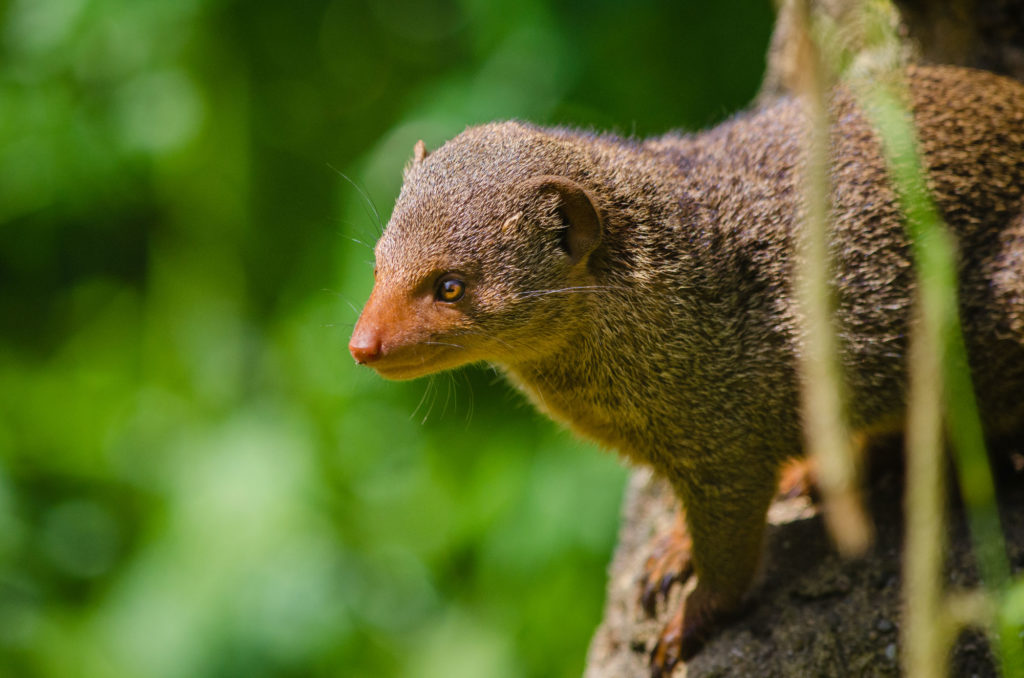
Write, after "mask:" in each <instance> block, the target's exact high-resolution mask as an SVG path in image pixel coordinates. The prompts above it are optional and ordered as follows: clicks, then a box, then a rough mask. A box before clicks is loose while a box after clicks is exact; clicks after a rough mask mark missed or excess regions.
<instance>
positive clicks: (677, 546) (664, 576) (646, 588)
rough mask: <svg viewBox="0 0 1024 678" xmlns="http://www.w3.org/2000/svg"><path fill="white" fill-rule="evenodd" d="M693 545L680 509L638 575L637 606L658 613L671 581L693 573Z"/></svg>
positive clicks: (679, 579)
mask: <svg viewBox="0 0 1024 678" xmlns="http://www.w3.org/2000/svg"><path fill="white" fill-rule="evenodd" d="M692 545H693V543H692V541H691V540H690V534H689V531H688V530H687V527H686V521H685V519H684V517H683V514H682V512H681V511H680V512H678V514H677V516H676V521H675V523H674V524H673V526H672V529H671V530H669V531H668V532H666V533H664V534H662V535H661V536H659V537H658V538H657V539H656V541H655V546H654V547H653V548H652V549H651V556H650V557H649V558H648V559H647V563H646V564H645V565H644V573H643V576H641V578H640V590H641V593H640V606H641V607H642V608H643V611H644V613H645V614H646V615H647V616H648V617H654V616H655V615H656V614H657V607H658V599H659V598H662V599H667V598H668V593H669V591H670V590H671V588H672V585H673V584H675V583H676V582H679V583H683V582H685V581H686V580H687V579H689V578H690V575H691V574H692V573H693V563H692V559H691V555H690V550H691V548H692Z"/></svg>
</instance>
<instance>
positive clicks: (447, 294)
mask: <svg viewBox="0 0 1024 678" xmlns="http://www.w3.org/2000/svg"><path fill="white" fill-rule="evenodd" d="M465 293H466V283H464V282H462V281H461V280H459V279H458V278H456V277H454V276H451V275H446V276H444V277H443V278H441V279H440V280H439V281H438V282H437V292H436V293H435V295H434V296H435V297H436V298H437V300H438V301H447V302H449V303H451V302H454V301H458V300H459V299H461V298H462V295H463V294H465Z"/></svg>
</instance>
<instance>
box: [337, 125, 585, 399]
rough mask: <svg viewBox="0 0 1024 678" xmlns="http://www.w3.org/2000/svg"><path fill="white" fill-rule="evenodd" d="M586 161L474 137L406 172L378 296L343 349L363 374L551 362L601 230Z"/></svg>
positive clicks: (491, 128)
mask: <svg viewBox="0 0 1024 678" xmlns="http://www.w3.org/2000/svg"><path fill="white" fill-rule="evenodd" d="M585 162H586V160H585V159H584V158H582V157H581V156H580V151H579V150H578V148H577V147H574V145H573V144H570V143H567V142H566V140H565V139H563V138H561V137H559V136H558V135H557V134H551V133H548V132H544V131H543V130H540V129H537V128H534V127H530V126H528V125H523V124H520V123H511V122H510V123H495V124H490V125H485V126H482V127H476V128H470V129H468V130H466V131H465V132H463V133H462V134H460V135H459V136H458V137H456V138H455V139H453V140H451V141H449V142H448V143H446V144H445V145H444V146H442V147H441V148H439V149H437V150H436V151H434V152H433V153H430V154H429V155H428V154H427V151H426V149H425V148H424V146H423V142H419V143H418V144H417V145H416V149H415V151H414V158H413V160H412V162H411V163H410V165H409V166H408V167H407V168H406V171H405V181H404V185H403V186H402V191H401V193H400V195H399V197H398V201H397V203H396V204H395V209H394V212H393V213H392V217H391V220H390V222H389V223H388V225H387V228H386V229H385V230H384V233H383V235H382V236H381V238H380V240H379V242H378V243H377V247H376V251H375V253H376V268H375V270H374V277H375V284H374V288H373V292H372V294H371V295H370V299H369V301H367V303H366V306H365V308H364V309H363V312H362V314H361V315H360V317H359V321H358V323H357V324H356V327H355V331H354V332H353V334H352V339H351V341H350V343H349V350H350V351H351V353H352V356H353V357H354V358H355V359H356V361H357V362H359V363H362V364H366V365H369V366H371V367H373V368H374V369H375V370H376V371H377V372H378V373H380V374H381V375H382V376H384V377H387V378H389V379H412V378H414V377H419V376H423V375H426V374H431V373H433V372H438V371H440V370H445V369H449V368H452V367H456V366H459V365H463V364H466V363H470V362H475V361H481V360H486V361H490V362H495V363H499V364H504V365H511V364H516V363H520V362H524V361H529V360H531V359H534V358H540V357H543V356H546V355H550V354H552V353H553V352H555V351H557V350H558V349H559V347H561V346H563V345H564V342H565V339H566V337H567V336H571V332H572V328H573V327H575V326H578V325H579V318H580V316H582V314H580V313H578V309H579V304H581V303H582V298H583V297H585V296H586V295H578V294H572V293H571V291H572V290H574V289H580V288H586V287H588V286H591V285H593V284H594V280H593V276H592V274H591V272H590V269H589V266H588V261H589V260H590V258H591V254H592V253H593V252H594V250H595V249H596V248H597V247H599V245H600V243H601V237H602V218H601V210H600V207H599V205H598V204H597V202H596V201H595V199H594V195H593V193H592V192H591V191H590V190H588V189H587V188H585V187H584V185H583V183H582V182H583V181H584V180H585V174H584V172H583V171H581V167H585V164H584V163H585Z"/></svg>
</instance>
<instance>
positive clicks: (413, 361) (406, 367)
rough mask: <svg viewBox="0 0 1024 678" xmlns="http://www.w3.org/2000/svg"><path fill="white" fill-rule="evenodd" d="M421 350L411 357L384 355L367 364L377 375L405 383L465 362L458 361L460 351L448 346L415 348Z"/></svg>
mask: <svg viewBox="0 0 1024 678" xmlns="http://www.w3.org/2000/svg"><path fill="white" fill-rule="evenodd" d="M416 348H419V349H421V350H419V351H417V352H416V353H417V355H412V356H394V357H392V356H389V355H384V356H382V357H381V358H379V359H378V360H375V361H373V362H371V363H368V364H367V366H368V367H372V368H373V369H374V370H376V372H377V374H379V375H380V376H382V377H384V378H385V379H391V380H393V381H406V380H408V379H416V378H417V377H425V376H427V375H428V374H434V373H435V372H440V371H442V370H446V369H450V368H453V367H458V366H459V365H461V364H463V363H464V362H466V361H465V360H464V359H460V355H459V354H460V353H461V352H460V351H458V350H456V349H455V348H454V347H448V346H422V345H421V346H417V347H416Z"/></svg>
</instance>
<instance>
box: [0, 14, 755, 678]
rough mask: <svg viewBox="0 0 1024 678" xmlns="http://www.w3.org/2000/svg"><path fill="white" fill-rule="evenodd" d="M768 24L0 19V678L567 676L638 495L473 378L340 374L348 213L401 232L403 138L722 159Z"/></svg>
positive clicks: (680, 19)
mask: <svg viewBox="0 0 1024 678" xmlns="http://www.w3.org/2000/svg"><path fill="white" fill-rule="evenodd" d="M770 22H771V6H770V3H769V2H768V1H767V0H764V1H760V0H759V1H757V2H744V1H742V0H725V1H722V2H714V3H711V2H695V1H694V2H682V3H671V2H664V3H657V2H651V1H639V2H630V3H623V2H612V1H610V0H598V1H596V2H589V3H583V2H566V3H559V4H550V5H549V4H547V3H544V2H537V1H531V0H521V1H519V2H512V1H504V2H485V1H484V0H427V1H422V2H421V1H416V0H382V1H377V2H371V1H366V2H356V1H347V0H309V1H303V2H294V3H285V2H267V1H256V0H251V1H243V0H12V1H9V2H3V1H2V0H0V675H3V676H15V677H19V678H20V677H26V678H51V677H53V678H56V677H58V676H61V677H62V676H87V677H89V678H107V677H110V678H122V677H124V676H146V677H148V678H172V677H179V676H180V677H186V676H187V677H189V678H202V677H207V676H209V677H213V676H247V677H258V676H337V675H346V676H403V677H413V678H417V677H424V678H426V677H433V676H445V677H455V678H459V677H461V676H466V677H469V676H488V677H489V678H501V677H504V676H537V677H540V676H544V677H549V676H576V675H579V673H580V671H581V669H582V664H583V658H584V653H585V649H586V646H587V643H588V641H589V637H590V634H591V632H592V631H593V629H594V626H595V625H596V624H597V622H598V620H599V618H600V608H601V604H602V597H603V590H604V583H605V582H604V572H605V566H606V563H607V560H608V558H609V556H610V553H611V549H612V546H613V542H614V537H615V529H616V523H617V515H618V506H619V501H620V498H621V488H622V484H623V481H624V478H625V473H626V471H625V469H624V468H623V467H622V466H621V465H620V463H619V462H618V461H617V460H616V459H615V458H614V456H613V455H609V454H603V453H598V452H597V451H595V450H594V449H592V448H591V446H589V445H587V444H585V443H582V442H579V441H576V440H574V439H572V438H571V437H570V436H569V435H567V434H566V433H564V432H561V431H559V430H558V429H557V428H556V427H555V426H554V425H552V424H550V423H549V422H547V421H545V420H544V419H542V418H541V417H539V416H538V415H536V414H534V413H533V412H532V411H531V409H530V408H529V407H528V406H527V405H526V404H525V403H524V401H523V400H522V399H521V398H520V397H519V396H518V395H516V394H515V393H513V392H512V391H511V390H510V389H509V388H508V387H507V386H506V385H505V384H504V383H503V382H502V381H501V380H500V378H498V377H497V376H496V375H495V374H494V373H493V372H491V371H489V370H486V369H483V368H470V369H467V370H463V371H462V372H460V373H456V374H454V375H448V376H446V375H441V376H438V377H435V378H433V379H432V380H430V381H427V380H421V381H418V382H412V383H402V384H395V383H386V382H384V381H383V380H381V379H379V378H377V377H376V376H375V375H373V374H372V373H370V372H368V371H366V370H361V369H357V368H356V367H355V366H354V365H353V364H352V363H351V360H350V358H349V357H348V354H347V350H346V342H347V338H348V333H349V331H350V329H351V327H352V323H353V322H354V320H355V317H356V313H357V310H356V309H357V308H358V307H359V306H360V305H361V303H362V301H363V299H364V298H365V296H366V295H367V294H368V291H369V287H370V283H371V263H370V262H371V260H372V254H371V252H370V250H369V249H368V248H367V247H366V245H372V242H373V240H374V239H375V238H376V236H377V234H378V232H379V228H380V222H379V220H378V218H377V217H376V216H375V215H374V214H373V209H372V208H371V207H370V205H369V204H368V202H367V201H366V200H364V198H363V197H362V196H361V195H360V191H359V190H357V189H356V188H355V186H359V187H360V188H361V189H362V190H364V191H365V193H366V194H367V195H368V196H369V197H370V198H371V199H372V201H373V203H374V204H375V205H376V209H377V210H379V212H380V219H381V220H386V219H387V215H388V212H389V209H390V205H391V203H392V201H393V199H394V196H395V195H396V193H397V190H398V187H399V182H400V175H401V168H402V166H403V165H404V163H405V162H406V160H407V159H408V157H409V156H410V154H411V151H412V146H413V144H414V142H415V141H416V140H417V139H420V138H423V139H425V140H426V142H427V144H428V146H429V147H434V146H436V145H438V144H440V143H442V142H443V141H444V140H445V139H447V138H449V137H451V136H453V135H455V134H457V133H458V132H459V131H460V130H462V129H463V128H464V127H465V126H466V125H470V124H474V123H479V122H483V121H487V120H491V119H499V118H525V119H529V120H533V121H536V122H541V123H545V124H571V125H581V126H587V127H590V126H592V127H595V128H601V129H614V130H617V131H619V132H622V133H625V134H637V135H646V134H655V133H661V132H664V131H666V130H668V129H671V128H673V127H682V128H689V129H695V128H699V127H704V126H707V125H709V124H712V123H714V122H715V121H717V120H719V119H721V118H722V117H724V116H726V115H727V114H728V113H729V112H731V111H733V110H735V109H737V108H739V107H742V106H743V105H744V104H745V103H746V102H747V101H748V100H749V99H750V97H751V96H752V95H753V93H754V91H755V90H756V87H757V84H758V81H759V78H760V72H761V69H762V67H763V62H764V57H763V55H764V51H765V48H766V44H767V39H768V34H769V29H770ZM342 175H344V176H342ZM345 177H348V178H350V179H351V182H349V181H348V180H347V179H346V178H345Z"/></svg>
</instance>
